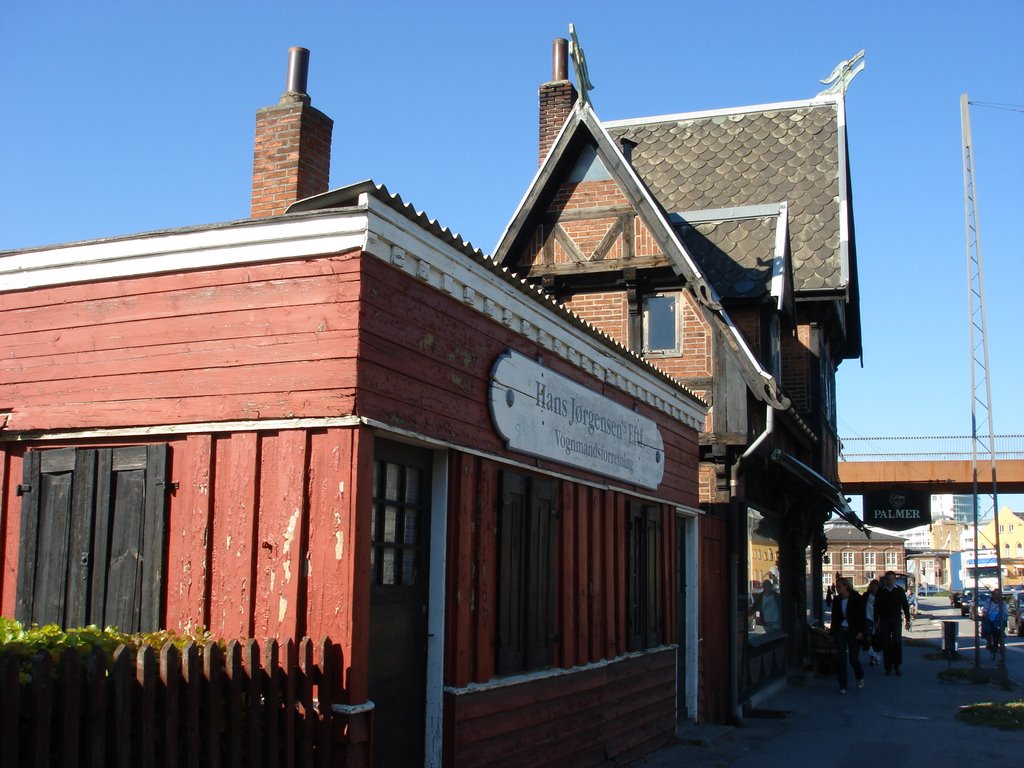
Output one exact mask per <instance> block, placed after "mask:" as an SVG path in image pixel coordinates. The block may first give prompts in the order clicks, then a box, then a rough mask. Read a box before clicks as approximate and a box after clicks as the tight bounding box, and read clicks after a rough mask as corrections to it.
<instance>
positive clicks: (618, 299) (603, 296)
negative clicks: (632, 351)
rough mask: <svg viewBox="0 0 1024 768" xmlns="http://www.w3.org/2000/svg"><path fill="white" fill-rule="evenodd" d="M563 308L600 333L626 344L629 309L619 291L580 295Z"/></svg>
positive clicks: (622, 294) (624, 297)
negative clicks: (582, 319)
mask: <svg viewBox="0 0 1024 768" xmlns="http://www.w3.org/2000/svg"><path fill="white" fill-rule="evenodd" d="M565 306H566V307H567V308H568V309H570V310H572V311H573V312H575V313H576V314H577V315H579V316H580V317H582V318H584V319H585V320H586V321H587V322H589V323H590V324H591V325H593V326H594V327H595V328H597V329H598V330H599V331H601V332H602V333H606V334H608V335H609V336H611V337H612V338H613V339H615V340H617V341H618V342H620V343H622V344H625V343H626V337H627V328H626V322H627V319H628V318H627V315H628V311H629V309H628V306H627V304H626V295H625V294H624V293H622V292H621V291H615V292H609V293H585V294H580V295H578V296H573V297H572V298H570V299H569V300H568V301H566V302H565Z"/></svg>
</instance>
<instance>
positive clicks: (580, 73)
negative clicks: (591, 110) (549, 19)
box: [569, 24, 594, 104]
mask: <svg viewBox="0 0 1024 768" xmlns="http://www.w3.org/2000/svg"><path fill="white" fill-rule="evenodd" d="M569 55H570V56H572V68H573V69H574V70H576V87H577V88H578V89H579V94H580V101H582V102H583V103H584V104H590V96H589V95H588V93H587V92H588V91H592V90H594V84H593V83H592V82H590V74H589V73H588V72H587V57H586V56H584V55H583V47H582V46H581V45H580V41H579V40H578V39H577V37H576V28H575V27H574V26H573V25H572V24H570V25H569Z"/></svg>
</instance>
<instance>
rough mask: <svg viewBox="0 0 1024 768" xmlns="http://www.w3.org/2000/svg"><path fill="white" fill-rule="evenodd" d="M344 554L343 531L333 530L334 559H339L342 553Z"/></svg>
mask: <svg viewBox="0 0 1024 768" xmlns="http://www.w3.org/2000/svg"><path fill="white" fill-rule="evenodd" d="M344 554H345V532H344V531H335V532H334V559H335V560H341V557H342V555H344Z"/></svg>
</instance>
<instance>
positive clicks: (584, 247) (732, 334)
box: [494, 40, 861, 721]
mask: <svg viewBox="0 0 1024 768" xmlns="http://www.w3.org/2000/svg"><path fill="white" fill-rule="evenodd" d="M565 42H566V41H558V40H556V41H555V56H554V71H553V77H552V81H551V82H548V83H545V84H543V85H542V86H541V87H540V121H539V122H540V131H539V134H540V142H541V144H540V152H539V157H540V168H539V170H538V172H537V174H536V176H535V178H534V181H533V183H532V184H531V186H530V188H529V189H528V190H527V192H526V194H525V195H524V197H523V199H522V201H521V203H520V205H519V207H518V209H517V210H516V212H515V213H514V215H513V216H512V218H511V221H510V223H509V225H508V227H507V229H506V231H505V232H504V234H503V235H502V237H501V239H500V241H499V243H498V245H497V246H496V248H495V254H494V258H495V259H496V260H497V261H498V262H499V263H500V264H501V265H502V266H504V267H506V268H508V269H510V270H512V271H513V272H514V273H516V274H517V275H520V276H522V277H523V278H524V279H526V280H527V281H529V282H530V283H531V284H533V285H536V286H538V287H539V288H542V289H543V290H544V291H545V292H546V293H547V294H548V295H549V296H551V297H552V298H553V299H554V300H555V301H557V302H560V303H563V304H564V305H565V306H567V307H568V308H570V309H572V310H573V311H574V312H576V313H578V314H580V315H581V316H583V317H585V318H587V319H588V320H589V321H590V322H591V323H593V324H594V326H595V327H597V328H599V329H600V330H602V331H604V332H605V333H607V334H608V335H609V336H611V337H613V338H616V339H619V340H620V341H621V342H622V343H623V344H624V345H626V346H627V347H628V348H630V349H632V350H634V351H635V352H636V353H637V354H640V355H643V356H644V358H645V359H647V360H649V361H651V362H652V363H654V364H656V365H657V366H658V367H659V368H661V369H662V370H664V371H666V372H667V373H668V374H670V375H671V376H673V377H675V378H677V379H678V380H680V381H682V382H683V383H685V384H686V385H687V386H688V387H690V388H691V389H692V390H694V391H695V392H697V393H698V394H699V395H700V396H701V397H703V398H704V399H705V400H706V401H707V402H709V403H710V405H711V410H710V412H709V414H708V421H707V423H706V424H705V430H704V432H703V433H702V435H701V463H700V472H701V486H700V488H701V497H700V498H701V507H702V509H703V510H704V512H705V514H704V515H702V517H701V519H700V552H701V555H702V570H701V581H700V586H699V592H700V594H701V597H702V601H701V604H700V606H699V622H700V632H701V636H702V637H703V638H704V639H705V643H704V645H703V646H702V656H701V659H700V669H701V674H702V675H703V677H702V681H703V683H705V684H702V685H701V688H700V691H701V695H700V701H699V709H698V713H697V716H698V718H699V719H702V720H708V721H724V720H728V719H731V718H733V717H735V716H737V715H739V714H740V713H741V711H742V708H743V706H744V705H745V704H747V703H749V702H750V701H751V700H752V699H753V698H754V697H756V696H757V695H758V694H759V692H761V691H763V690H765V689H766V688H767V687H768V686H770V685H772V684H776V683H780V682H781V681H782V680H783V679H784V677H785V674H786V670H787V669H788V668H790V667H793V666H796V665H800V664H802V663H803V660H804V657H805V653H806V643H807V637H806V627H807V625H808V621H809V620H810V621H813V620H815V619H820V618H821V614H820V599H819V598H820V591H819V590H820V583H821V554H822V552H823V551H824V548H825V538H824V535H823V523H824V521H825V520H826V519H828V518H829V517H831V515H832V514H833V513H838V514H839V515H840V516H841V517H844V518H846V519H848V520H851V521H854V522H855V523H857V524H859V523H860V521H859V520H857V518H856V515H855V514H854V513H853V512H852V510H850V508H849V505H848V504H847V502H846V500H845V498H844V497H843V495H842V494H841V492H840V491H839V488H838V486H837V478H838V471H837V466H836V462H837V456H838V436H837V432H836V402H835V372H836V368H837V367H838V365H839V364H840V363H841V362H842V361H843V360H845V359H851V358H857V357H859V356H860V354H861V338H860V317H859V298H858V284H857V267H856V247H855V242H854V234H853V208H852V193H851V185H850V178H849V161H848V156H847V146H846V129H845V104H844V99H843V95H842V94H835V95H821V96H818V97H815V98H813V99H809V100H805V101H799V102H788V103H783V104H769V105H763V106H757V107H747V108H736V109H726V110H721V111H716V112H703V113H695V114H675V115H667V116H662V117H651V118H641V119H635V120H619V121H615V122H608V123H603V122H601V121H600V120H599V119H598V118H597V116H596V114H595V112H594V110H593V108H592V107H591V105H590V104H589V101H588V100H587V99H581V98H578V97H577V92H576V89H575V87H574V86H573V84H572V83H571V82H569V80H568V76H567V72H568V65H567V62H566V61H565V50H566V48H565ZM556 126H559V127H558V128H557V129H556ZM808 548H810V551H811V556H810V558H809V559H808V558H807V557H806V556H805V553H806V552H807V550H808ZM755 557H757V558H759V559H758V562H757V563H756V564H755V563H754V562H752V559H753V558H755ZM765 557H772V558H774V563H772V564H771V565H770V566H768V567H767V568H766V567H765V566H766V563H765V560H764V558H765ZM729 563H734V564H735V565H727V564H729ZM808 563H809V565H808ZM808 570H810V573H808ZM766 572H770V573H772V574H773V579H777V580H778V583H777V584H775V586H776V587H778V590H779V593H780V597H781V601H782V614H783V617H782V624H781V631H775V632H762V631H758V630H751V629H750V628H749V622H748V620H747V616H748V612H749V610H750V606H751V605H752V604H753V603H754V601H755V600H756V598H757V597H758V593H759V591H760V590H761V589H762V587H763V580H762V579H761V576H762V575H763V574H764V573H766ZM724 679H728V680H730V683H729V684H728V685H727V686H726V687H722V686H720V685H717V684H715V683H717V682H718V681H721V680H724Z"/></svg>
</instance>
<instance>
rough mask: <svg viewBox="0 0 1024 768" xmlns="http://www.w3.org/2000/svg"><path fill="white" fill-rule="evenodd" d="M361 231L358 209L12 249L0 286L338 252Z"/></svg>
mask: <svg viewBox="0 0 1024 768" xmlns="http://www.w3.org/2000/svg"><path fill="white" fill-rule="evenodd" d="M365 233H366V216H365V214H363V213H350V214H347V215H345V216H333V217H305V218H300V219H293V220H287V221H285V220H280V219H274V220H267V221H262V222H254V223H253V224H251V225H248V224H246V225H243V226H230V227H218V228H211V229H201V230H195V231H188V232H170V233H167V234H163V235H156V236H146V237H135V238H127V239H119V240H106V241H100V242H93V243H84V244H80V245H67V246H59V247H56V248H47V249H41V250H31V251H25V252H16V253H13V254H10V255H6V256H0V292H2V291H20V290H25V289H28V288H39V287H42V286H47V285H66V284H71V283H82V282H91V281H95V280H110V279H116V278H124V277H137V276H140V275H153V274H158V273H162V272H183V271H186V270H190V269H208V268H211V267H222V266H229V265H232V264H253V263H258V262H270V261H286V260H289V259H295V258H301V257H303V256H314V255H317V254H322V253H338V252H341V251H347V250H351V249H353V248H361V247H362V246H363V244H364V241H365Z"/></svg>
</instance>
